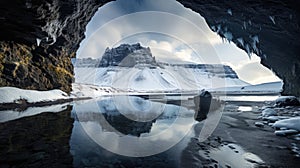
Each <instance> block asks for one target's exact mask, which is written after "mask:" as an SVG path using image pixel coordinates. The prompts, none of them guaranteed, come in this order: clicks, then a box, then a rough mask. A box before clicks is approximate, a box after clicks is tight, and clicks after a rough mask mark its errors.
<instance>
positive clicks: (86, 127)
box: [0, 96, 263, 167]
mask: <svg viewBox="0 0 300 168" xmlns="http://www.w3.org/2000/svg"><path fill="white" fill-rule="evenodd" d="M166 102H167V101H166ZM166 102H163V100H162V101H159V102H157V101H151V100H147V99H143V98H140V97H133V96H108V97H101V98H99V99H93V100H85V101H77V102H73V103H72V104H70V105H66V104H64V105H55V106H52V107H51V106H50V107H45V109H44V110H45V111H43V110H42V109H40V108H39V109H34V108H32V109H27V110H25V111H23V112H22V111H20V112H16V111H4V112H0V118H1V120H0V121H1V123H0V142H1V146H0V148H1V153H0V166H7V167H10V166H13V165H16V166H20V167H26V166H30V167H41V166H48V167H49V166H55V165H56V166H60V167H61V166H62V167H187V166H188V167H201V166H214V167H220V166H223V167H224V166H230V167H245V166H246V167H255V166H256V165H257V164H261V163H263V161H262V160H261V159H260V158H259V157H258V156H256V155H254V154H251V153H247V152H246V151H244V150H243V149H242V148H241V147H239V146H238V145H237V144H232V145H231V146H235V148H234V149H232V148H228V147H226V145H227V144H223V143H222V142H220V141H218V140H211V139H209V138H208V137H209V135H211V133H212V132H213V131H214V128H215V127H217V125H218V122H219V120H220V118H221V115H222V110H223V107H222V106H220V108H219V109H217V110H214V111H211V112H210V113H209V115H208V118H207V119H206V120H203V121H196V120H195V106H194V103H193V100H190V99H184V100H182V101H177V103H172V104H167V103H166ZM178 102H179V103H178ZM51 109H52V110H53V111H51ZM249 110H250V109H249ZM246 111H247V110H246ZM53 112H55V113H53ZM207 142H209V143H207ZM211 144H214V145H211ZM237 150H238V151H240V152H236V151H237ZM230 151H231V152H230ZM230 153H232V157H230V156H229V154H230ZM245 153H247V155H248V156H249V155H250V156H251V158H252V160H251V159H250V160H249V158H247V157H246V156H245ZM226 159H227V160H226Z"/></svg>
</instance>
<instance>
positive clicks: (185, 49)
mask: <svg viewBox="0 0 300 168" xmlns="http://www.w3.org/2000/svg"><path fill="white" fill-rule="evenodd" d="M232 15H233V16H234V13H232ZM85 35H86V38H85V39H84V40H83V42H82V43H81V44H80V48H79V50H78V51H77V58H87V57H92V58H101V57H102V55H103V53H104V51H105V49H106V48H107V47H109V48H113V47H118V46H119V45H120V44H122V43H128V44H135V43H140V44H141V45H142V46H145V47H150V49H151V51H152V55H154V56H155V57H156V60H158V61H163V62H169V63H184V62H192V63H206V64H226V65H229V66H231V67H232V68H233V69H234V70H235V71H236V72H237V74H238V76H239V77H240V79H242V80H244V81H246V82H248V83H250V84H259V83H266V82H273V81H279V80H280V79H279V78H278V77H277V76H276V75H274V73H273V72H272V71H270V70H269V69H267V68H266V67H264V66H262V65H261V64H260V58H259V57H258V56H256V55H254V54H252V55H251V57H250V58H249V56H248V55H247V53H246V52H245V51H243V50H241V49H239V48H238V47H237V46H236V45H235V44H234V43H232V42H231V43H230V42H228V41H226V40H225V41H224V40H222V39H221V38H220V37H219V36H218V35H217V34H216V33H215V32H213V31H212V30H210V28H209V27H208V25H207V24H206V22H205V19H204V18H203V17H202V16H200V15H199V14H198V13H195V12H193V11H192V10H190V9H188V8H185V7H183V6H182V5H181V4H180V3H178V2H176V1H175V0H163V1H162V0H117V1H114V2H110V3H108V4H106V5H104V6H102V7H100V8H99V9H98V11H97V12H96V14H95V15H94V17H93V18H92V20H91V21H90V22H89V24H88V25H87V28H86V32H85Z"/></svg>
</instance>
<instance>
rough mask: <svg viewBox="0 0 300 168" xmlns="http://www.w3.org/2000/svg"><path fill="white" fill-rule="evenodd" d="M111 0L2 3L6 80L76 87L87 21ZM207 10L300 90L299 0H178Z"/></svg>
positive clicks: (215, 24)
mask: <svg viewBox="0 0 300 168" xmlns="http://www.w3.org/2000/svg"><path fill="white" fill-rule="evenodd" d="M109 1H111V0H65V1H62V0H61V1H60V0H24V1H23V0H10V1H1V2H0V9H1V16H0V23H1V27H0V86H16V87H20V88H25V89H37V90H49V89H62V90H64V91H67V92H70V90H71V82H72V80H73V66H72V64H71V59H70V58H72V57H75V53H76V50H77V49H78V47H79V44H80V42H81V41H82V40H83V38H84V31H85V27H86V25H87V23H88V22H89V21H90V19H91V17H92V16H93V15H94V13H95V12H96V11H97V9H98V8H99V7H100V6H101V5H103V4H105V3H107V2H109ZM177 1H178V2H180V3H181V4H183V5H184V6H185V7H187V8H190V9H192V10H193V11H195V12H197V13H199V14H201V15H202V16H203V17H204V18H205V19H206V21H207V23H208V24H209V26H210V27H211V29H212V30H213V31H215V32H217V33H218V34H219V35H220V36H222V37H226V38H227V39H228V40H231V41H233V42H234V43H235V44H237V45H238V47H240V48H242V49H243V50H245V51H246V52H248V53H250V52H254V53H256V54H257V55H259V56H260V57H261V58H262V64H263V65H265V66H267V67H269V68H270V69H272V70H273V71H274V72H276V74H277V75H278V76H279V77H280V78H281V79H283V80H284V83H285V85H284V93H285V94H293V95H300V76H299V72H300V57H299V55H298V54H299V50H300V45H299V42H298V41H299V40H298V39H299V37H300V36H299V35H300V34H299V33H300V31H299V30H300V28H299V18H300V16H299V9H298V6H300V5H299V4H298V2H297V1H296V0H294V1H292V0H278V1H275V0H267V1H258V0H256V1H255V0H254V1H247V0H231V1H226V0H177Z"/></svg>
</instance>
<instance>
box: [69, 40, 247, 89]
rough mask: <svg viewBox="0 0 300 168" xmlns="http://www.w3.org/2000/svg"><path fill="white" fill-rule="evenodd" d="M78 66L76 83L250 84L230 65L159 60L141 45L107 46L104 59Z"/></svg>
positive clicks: (150, 85) (84, 61)
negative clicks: (240, 77) (177, 62)
mask: <svg viewBox="0 0 300 168" xmlns="http://www.w3.org/2000/svg"><path fill="white" fill-rule="evenodd" d="M74 65H75V82H76V83H85V84H93V85H99V86H111V87H115V88H119V89H124V90H135V91H175V90H201V89H211V88H221V87H234V86H246V85H249V84H248V83H246V82H244V81H242V80H240V79H239V78H238V76H237V74H236V73H235V72H234V71H233V69H232V68H231V67H229V66H227V65H221V64H192V63H185V64H169V63H163V62H158V61H156V60H155V57H154V56H152V54H151V50H150V48H145V47H142V46H141V45H140V44H133V45H129V44H122V45H120V46H119V47H117V48H112V49H109V48H107V49H106V51H105V53H104V54H103V56H102V59H101V60H100V59H98V60H97V59H90V58H89V59H77V60H76V61H75V64H74Z"/></svg>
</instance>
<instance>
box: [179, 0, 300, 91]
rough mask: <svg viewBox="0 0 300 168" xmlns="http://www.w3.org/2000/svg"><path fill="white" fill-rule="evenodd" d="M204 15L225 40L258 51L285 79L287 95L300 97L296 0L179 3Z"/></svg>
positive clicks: (299, 17) (185, 0)
mask: <svg viewBox="0 0 300 168" xmlns="http://www.w3.org/2000/svg"><path fill="white" fill-rule="evenodd" d="M177 1H178V2H180V3H181V4H183V5H184V6H185V7H187V8H190V9H192V10H193V11H195V12H197V13H199V14H201V15H202V16H203V17H204V18H205V19H206V21H207V23H208V24H209V26H210V27H211V29H212V30H213V31H215V32H217V33H218V34H219V35H220V36H221V37H224V38H227V39H228V40H231V41H233V42H234V43H235V44H237V46H238V47H240V48H242V49H243V50H245V51H246V52H248V53H250V52H254V53H256V54H257V55H258V56H260V57H261V58H262V61H261V63H262V64H263V65H265V66H267V67H269V68H270V69H272V70H273V71H274V72H275V73H276V74H277V75H278V76H279V77H280V78H281V79H283V80H284V93H285V94H294V95H300V75H299V74H300V57H299V53H300V52H299V51H300V43H299V38H300V27H299V26H300V14H299V9H298V7H299V6H300V4H299V2H298V1H296V0H294V1H293V0H288V1H284V0H278V1H272V0H268V1H246V0H242V1H241V0H233V1H219V0H192V1H190V0H177Z"/></svg>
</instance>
